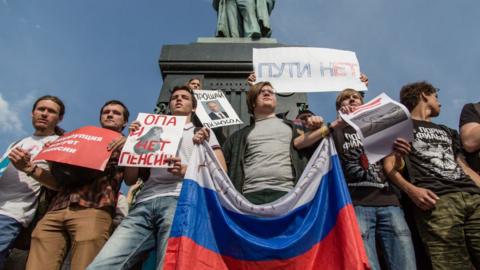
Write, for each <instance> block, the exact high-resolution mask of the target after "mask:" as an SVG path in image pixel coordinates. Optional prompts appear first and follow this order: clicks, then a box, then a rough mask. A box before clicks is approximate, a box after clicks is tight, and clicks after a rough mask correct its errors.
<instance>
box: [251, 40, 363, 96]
mask: <svg viewBox="0 0 480 270" xmlns="http://www.w3.org/2000/svg"><path fill="white" fill-rule="evenodd" d="M252 58H253V68H254V71H255V74H256V76H257V81H269V82H271V83H272V84H273V87H274V88H275V90H276V91H277V92H279V93H285V92H326V91H342V90H343V89H345V88H353V89H355V90H357V91H366V90H367V87H366V86H365V84H364V83H362V82H361V81H360V65H359V63H358V60H357V56H356V55H355V53H354V52H351V51H342V50H334V49H326V48H309V47H280V48H267V49H253V55H252Z"/></svg>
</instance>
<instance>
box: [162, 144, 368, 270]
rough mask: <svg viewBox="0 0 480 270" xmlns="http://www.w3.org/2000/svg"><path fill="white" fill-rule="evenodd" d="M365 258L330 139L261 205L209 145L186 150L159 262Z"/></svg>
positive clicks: (238, 264) (359, 265) (340, 264)
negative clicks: (287, 188) (294, 179)
mask: <svg viewBox="0 0 480 270" xmlns="http://www.w3.org/2000/svg"><path fill="white" fill-rule="evenodd" d="M367 268H368V259H367V256H366V254H365V250H364V247H363V243H362V239H361V236H360V232H359V229H358V225H357V221H356V218H355V212H354V209H353V206H352V203H351V199H350V196H349V194H348V190H347V187H346V184H345V181H344V180H343V174H342V170H341V167H340V162H339V160H338V157H337V154H336V151H335V147H334V146H333V143H332V140H331V139H328V140H324V141H323V142H322V143H321V144H320V146H319V147H318V149H317V150H316V152H315V154H314V155H313V157H312V158H311V160H310V162H309V164H308V166H307V168H306V169H305V171H304V172H303V175H302V177H301V178H300V180H299V182H298V184H297V185H296V187H295V189H293V190H292V191H291V192H289V193H288V194H287V195H285V196H284V197H282V198H281V199H279V200H277V201H275V202H273V203H269V204H263V205H254V204H251V203H249V202H248V201H247V200H246V199H245V198H244V197H243V196H242V195H241V194H239V193H238V192H237V191H236V190H235V188H234V187H233V185H232V184H231V182H230V180H229V179H228V176H227V175H226V174H225V172H224V171H223V170H222V169H221V168H220V166H219V164H218V162H217V160H216V159H215V156H214V154H213V151H212V150H211V149H210V148H208V149H207V148H205V147H204V146H197V147H196V149H195V150H194V153H193V155H192V160H191V161H190V164H189V168H188V171H187V174H186V177H185V180H184V182H183V188H182V192H181V194H180V198H179V201H178V206H177V210H176V213H175V218H174V221H173V226H172V232H171V235H170V238H169V241H168V247H167V253H166V256H165V263H164V269H168V270H172V269H180V270H202V269H262V270H264V269H299V270H310V269H335V270H337V269H367Z"/></svg>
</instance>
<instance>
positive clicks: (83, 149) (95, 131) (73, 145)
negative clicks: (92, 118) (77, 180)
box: [34, 126, 122, 171]
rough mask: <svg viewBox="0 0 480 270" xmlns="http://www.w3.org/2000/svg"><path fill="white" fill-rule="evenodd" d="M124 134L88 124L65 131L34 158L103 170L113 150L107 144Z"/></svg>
mask: <svg viewBox="0 0 480 270" xmlns="http://www.w3.org/2000/svg"><path fill="white" fill-rule="evenodd" d="M121 136H122V134H120V133H118V132H114V131H111V130H109V129H105V128H99V127H94V126H87V127H82V128H79V129H76V130H74V131H71V132H68V133H65V134H64V135H63V136H61V137H60V138H58V139H57V140H55V141H53V142H52V143H51V144H50V145H49V147H46V148H44V149H43V150H42V151H41V152H40V153H39V154H38V155H37V156H36V157H35V158H34V160H48V161H54V162H60V163H66V164H70V165H76V166H80V167H85V168H90V169H95V170H100V171H103V170H104V169H105V166H106V165H107V162H108V159H109V158H110V156H111V154H112V152H111V151H107V146H108V145H109V144H110V143H111V142H112V141H113V140H118V139H120V138H121Z"/></svg>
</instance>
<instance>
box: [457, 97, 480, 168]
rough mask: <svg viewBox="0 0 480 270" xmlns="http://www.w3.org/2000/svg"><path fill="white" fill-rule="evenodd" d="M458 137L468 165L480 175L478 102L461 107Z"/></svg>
mask: <svg viewBox="0 0 480 270" xmlns="http://www.w3.org/2000/svg"><path fill="white" fill-rule="evenodd" d="M460 137H461V139H462V144H463V148H464V149H465V151H466V153H465V156H466V159H467V162H468V165H469V166H470V167H471V168H472V169H474V170H475V171H476V172H477V173H480V102H479V103H468V104H465V106H463V109H462V113H461V114H460Z"/></svg>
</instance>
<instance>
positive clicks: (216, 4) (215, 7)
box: [212, 0, 220, 11]
mask: <svg viewBox="0 0 480 270" xmlns="http://www.w3.org/2000/svg"><path fill="white" fill-rule="evenodd" d="M219 4H220V0H213V1H212V5H213V8H214V9H215V10H216V11H218V5H219Z"/></svg>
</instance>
